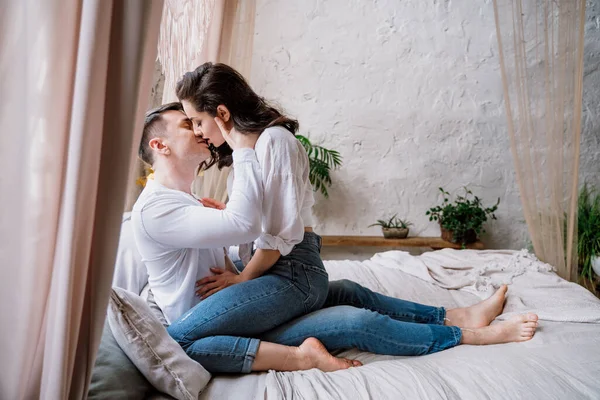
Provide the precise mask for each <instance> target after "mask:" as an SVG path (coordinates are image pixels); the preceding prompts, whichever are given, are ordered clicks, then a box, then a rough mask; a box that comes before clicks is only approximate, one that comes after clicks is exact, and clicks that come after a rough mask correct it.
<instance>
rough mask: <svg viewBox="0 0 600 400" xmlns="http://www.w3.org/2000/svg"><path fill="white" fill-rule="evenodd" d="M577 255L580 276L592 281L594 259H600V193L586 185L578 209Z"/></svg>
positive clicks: (580, 196)
mask: <svg viewBox="0 0 600 400" xmlns="http://www.w3.org/2000/svg"><path fill="white" fill-rule="evenodd" d="M577 253H578V257H579V265H580V268H581V269H580V274H581V276H582V277H584V278H586V279H589V280H592V279H593V278H594V271H593V270H592V258H593V257H594V256H596V257H600V193H597V192H596V191H595V190H593V189H589V188H588V187H587V185H584V186H583V188H582V189H581V191H580V192H579V198H578V209H577Z"/></svg>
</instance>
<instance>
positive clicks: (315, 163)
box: [296, 135, 342, 198]
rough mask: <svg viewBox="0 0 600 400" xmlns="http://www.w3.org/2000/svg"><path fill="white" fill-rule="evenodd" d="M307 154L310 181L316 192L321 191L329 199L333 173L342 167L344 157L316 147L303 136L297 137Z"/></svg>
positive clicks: (333, 151) (335, 152)
mask: <svg viewBox="0 0 600 400" xmlns="http://www.w3.org/2000/svg"><path fill="white" fill-rule="evenodd" d="M296 139H298V140H299V141H300V143H301V144H302V146H303V147H304V149H305V150H306V153H307V154H308V161H309V164H310V171H309V176H308V177H309V179H310V183H311V184H312V186H313V189H314V190H315V191H320V192H321V193H322V194H323V196H324V197H325V198H328V197H329V192H328V191H327V188H328V187H329V186H331V175H330V173H331V171H332V170H335V169H338V168H339V167H340V166H341V165H342V156H341V155H340V153H338V152H337V151H336V150H330V149H326V148H325V147H322V146H318V145H314V144H312V143H311V141H310V140H309V139H308V138H307V137H305V136H302V135H296Z"/></svg>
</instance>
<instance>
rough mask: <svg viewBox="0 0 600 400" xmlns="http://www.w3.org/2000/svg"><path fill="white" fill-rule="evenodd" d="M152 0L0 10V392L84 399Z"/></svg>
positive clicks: (151, 37)
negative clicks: (1, 147)
mask: <svg viewBox="0 0 600 400" xmlns="http://www.w3.org/2000/svg"><path fill="white" fill-rule="evenodd" d="M162 5H163V2H162V0H150V1H147V0H128V1H113V0H45V1H42V2H38V1H32V0H23V1H12V2H3V5H2V7H1V12H0V41H1V42H0V45H1V47H0V52H1V53H2V57H0V60H2V61H0V62H1V64H0V65H1V74H0V75H1V77H0V94H1V95H2V98H3V107H2V110H1V111H0V131H1V132H2V142H3V145H4V149H5V150H6V151H5V152H3V153H4V155H3V157H0V168H1V171H2V172H1V176H2V178H1V179H2V181H1V185H2V191H1V194H0V196H1V197H0V202H1V204H2V208H1V209H0V220H1V221H2V222H1V224H0V239H1V240H0V264H1V266H2V267H1V269H0V274H1V275H0V311H1V315H0V319H1V321H2V330H1V331H0V354H2V363H1V364H0V371H1V373H0V398H2V399H37V398H40V399H51V400H54V399H66V398H72V399H78V398H85V396H86V393H87V385H88V382H89V379H90V376H91V370H92V367H93V363H94V358H95V353H96V351H97V347H98V344H99V341H100V334H101V330H102V325H103V321H104V314H105V310H106V305H107V302H108V292H109V289H110V283H111V279H112V272H113V264H114V259H115V251H116V246H117V242H118V235H119V227H120V221H121V215H122V211H123V204H124V200H125V189H126V181H127V177H128V171H129V169H130V168H132V166H133V162H132V161H133V160H134V159H135V153H136V148H137V143H138V142H139V138H140V135H141V124H142V119H143V111H144V110H145V109H146V107H147V100H148V95H149V90H150V86H151V83H152V69H153V62H154V59H155V57H156V43H157V40H158V31H159V23H160V18H161V12H162Z"/></svg>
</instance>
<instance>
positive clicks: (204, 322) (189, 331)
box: [180, 282, 295, 342]
mask: <svg viewBox="0 0 600 400" xmlns="http://www.w3.org/2000/svg"><path fill="white" fill-rule="evenodd" d="M293 287H295V285H294V284H293V282H290V283H289V284H287V285H286V286H285V287H283V288H280V289H279V290H276V291H274V292H269V293H265V294H264V295H262V296H259V297H254V298H252V300H248V301H245V302H243V303H239V304H236V305H235V306H233V307H230V308H227V309H226V310H224V311H223V312H220V313H218V314H217V315H214V316H212V317H211V318H209V319H206V320H204V321H203V322H202V323H200V324H195V325H194V327H193V328H190V329H189V330H188V331H187V332H186V333H185V334H183V335H181V336H180V341H181V342H183V341H186V340H187V339H188V336H189V334H190V333H191V332H192V331H193V330H195V329H196V328H198V327H199V326H202V325H205V324H206V323H208V322H210V321H212V320H214V319H215V318H218V317H220V316H222V315H225V314H227V313H228V312H230V311H232V310H235V309H237V308H239V307H242V306H245V305H247V304H250V303H253V302H255V301H257V300H260V299H262V298H264V297H268V296H272V295H274V294H277V293H281V292H284V291H286V290H289V289H291V288H293ZM202 337H204V336H202Z"/></svg>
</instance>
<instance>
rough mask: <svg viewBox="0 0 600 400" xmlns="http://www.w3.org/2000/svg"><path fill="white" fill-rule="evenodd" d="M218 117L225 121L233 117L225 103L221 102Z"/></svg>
mask: <svg viewBox="0 0 600 400" xmlns="http://www.w3.org/2000/svg"><path fill="white" fill-rule="evenodd" d="M216 116H217V117H219V118H221V119H222V120H223V122H229V120H230V119H231V114H230V113H229V109H228V108H227V107H225V106H224V105H223V104H220V105H219V106H218V107H217V115H216Z"/></svg>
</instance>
